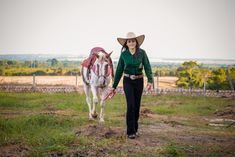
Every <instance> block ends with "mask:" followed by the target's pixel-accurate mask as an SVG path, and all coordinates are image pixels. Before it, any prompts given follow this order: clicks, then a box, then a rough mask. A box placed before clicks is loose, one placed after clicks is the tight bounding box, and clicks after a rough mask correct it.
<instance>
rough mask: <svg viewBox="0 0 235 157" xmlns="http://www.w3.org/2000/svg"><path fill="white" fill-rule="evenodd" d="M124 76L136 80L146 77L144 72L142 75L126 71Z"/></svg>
mask: <svg viewBox="0 0 235 157" xmlns="http://www.w3.org/2000/svg"><path fill="white" fill-rule="evenodd" d="M124 76H126V77H129V78H130V79H132V80H135V79H139V78H143V77H144V75H143V74H140V75H130V74H125V73H124Z"/></svg>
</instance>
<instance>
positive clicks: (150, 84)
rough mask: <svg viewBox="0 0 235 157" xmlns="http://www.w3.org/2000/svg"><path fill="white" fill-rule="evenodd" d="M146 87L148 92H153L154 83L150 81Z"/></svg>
mask: <svg viewBox="0 0 235 157" xmlns="http://www.w3.org/2000/svg"><path fill="white" fill-rule="evenodd" d="M146 89H147V91H148V92H151V90H152V83H149V82H148V84H147V87H146Z"/></svg>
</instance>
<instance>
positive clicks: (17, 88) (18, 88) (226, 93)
mask: <svg viewBox="0 0 235 157" xmlns="http://www.w3.org/2000/svg"><path fill="white" fill-rule="evenodd" d="M0 91H3V92H42V93H58V92H62V93H70V92H78V93H82V92H83V87H82V86H32V85H0ZM117 93H120V94H124V91H123V89H122V88H118V89H117ZM166 94H168V95H191V96H209V97H232V98H235V92H234V91H232V90H219V91H215V90H203V89H183V88H176V89H155V90H153V91H152V92H147V91H146V90H145V89H144V91H143V95H166Z"/></svg>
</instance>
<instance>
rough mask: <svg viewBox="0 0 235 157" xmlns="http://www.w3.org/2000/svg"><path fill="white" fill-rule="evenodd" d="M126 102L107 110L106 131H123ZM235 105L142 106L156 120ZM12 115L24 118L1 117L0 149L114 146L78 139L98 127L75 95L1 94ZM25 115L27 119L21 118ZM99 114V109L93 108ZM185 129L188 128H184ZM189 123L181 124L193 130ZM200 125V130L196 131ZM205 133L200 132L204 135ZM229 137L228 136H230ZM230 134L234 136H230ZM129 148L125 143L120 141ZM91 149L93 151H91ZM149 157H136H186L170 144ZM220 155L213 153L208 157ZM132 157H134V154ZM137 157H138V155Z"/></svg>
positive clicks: (146, 99)
mask: <svg viewBox="0 0 235 157" xmlns="http://www.w3.org/2000/svg"><path fill="white" fill-rule="evenodd" d="M125 103H126V101H125V97H124V95H119V94H117V95H116V96H115V97H114V98H113V99H112V100H108V101H107V102H106V105H105V126H107V127H121V128H123V130H125V112H126V104H125ZM234 104H235V100H234V99H223V98H208V97H189V96H143V97H142V105H143V107H145V108H149V109H151V110H152V111H153V112H154V113H157V114H160V115H175V116H178V115H179V116H185V117H188V116H212V115H213V114H214V112H215V111H216V110H220V109H222V108H224V107H226V106H228V105H230V106H231V105H232V106H234ZM48 107H52V110H53V109H54V110H63V111H67V112H68V113H70V112H72V111H73V114H71V115H70V114H68V115H58V114H42V113H43V111H47V110H48ZM6 111H14V112H16V111H17V112H22V113H23V114H19V115H12V116H9V117H7V116H5V115H4V114H0V147H1V146H5V145H8V144H10V143H24V144H26V145H28V146H30V147H31V148H32V149H31V152H30V153H31V154H30V155H31V156H44V155H45V154H46V153H49V152H53V151H61V152H67V151H69V150H70V148H71V145H73V144H75V143H76V142H78V141H79V148H77V150H78V151H80V152H81V153H84V152H85V151H87V149H88V148H87V146H88V145H92V148H93V149H97V152H98V151H99V148H100V147H104V148H107V149H108V148H109V147H110V146H111V145H112V144H114V143H116V142H118V141H116V139H112V138H111V139H101V140H100V141H97V140H95V139H93V138H90V137H84V136H81V137H76V136H75V131H76V129H78V128H82V127H83V126H85V125H88V124H96V123H97V122H96V121H94V122H91V121H89V120H88V107H87V104H86V100H85V96H84V95H83V94H78V93H54V94H48V93H4V92H0V112H6ZM25 111H27V112H26V113H24V112H25ZM97 111H98V112H99V111H100V106H99V105H98V106H97ZM155 122H158V123H160V121H159V120H154V119H149V118H142V119H141V121H140V124H142V125H151V124H153V123H155ZM187 123H188V124H187ZM194 123H195V122H194V121H193V120H192V121H186V122H184V124H187V125H196V123H195V124H194ZM200 125H202V124H198V126H200ZM210 128H211V127H209V126H204V127H201V128H198V129H199V130H197V131H205V130H208V131H211V130H210ZM203 129H204V130H203ZM230 131H231V130H230ZM232 131H233V130H232ZM119 142H120V143H124V144H126V145H127V146H128V143H125V142H124V141H119ZM94 143H95V145H94ZM148 149H149V150H151V151H152V152H151V153H150V152H147V151H142V152H138V154H139V156H154V154H156V153H159V155H160V156H161V155H163V156H184V155H185V152H184V151H183V150H181V149H179V147H177V146H176V145H175V144H172V142H170V143H168V144H167V145H165V146H164V147H163V148H162V149H161V150H158V149H155V148H154V149H153V148H151V149H150V148H146V150H148ZM218 150H220V149H217V148H216V147H215V148H214V149H213V151H212V152H211V154H212V155H213V154H214V153H216V152H217V151H218ZM128 155H130V154H128V152H126V151H124V150H123V151H121V152H118V153H117V156H128ZM133 155H135V153H134V154H133ZM137 156H138V155H137Z"/></svg>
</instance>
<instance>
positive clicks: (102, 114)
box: [100, 100, 105, 122]
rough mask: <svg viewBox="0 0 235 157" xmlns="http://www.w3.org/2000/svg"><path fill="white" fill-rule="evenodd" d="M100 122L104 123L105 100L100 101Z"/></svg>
mask: <svg viewBox="0 0 235 157" xmlns="http://www.w3.org/2000/svg"><path fill="white" fill-rule="evenodd" d="M100 106H101V109H100V122H104V106H105V102H104V101H103V100H101V101H100Z"/></svg>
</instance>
